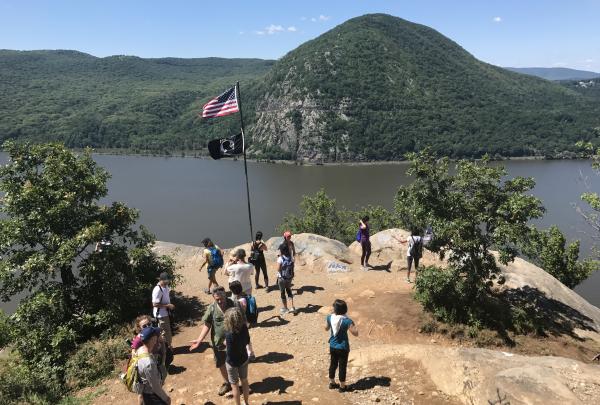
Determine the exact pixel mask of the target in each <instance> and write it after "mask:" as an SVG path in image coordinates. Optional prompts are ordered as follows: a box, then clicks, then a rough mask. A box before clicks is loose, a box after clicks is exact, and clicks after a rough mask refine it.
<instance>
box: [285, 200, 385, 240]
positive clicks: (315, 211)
mask: <svg viewBox="0 0 600 405" xmlns="http://www.w3.org/2000/svg"><path fill="white" fill-rule="evenodd" d="M364 216H368V217H369V218H370V220H369V224H370V227H371V234H373V233H376V232H379V231H382V230H384V229H389V228H393V227H394V226H395V225H396V221H395V218H394V217H393V215H392V213H391V212H390V211H389V210H386V209H385V208H383V207H380V206H373V205H368V206H366V207H362V208H360V209H359V210H358V211H352V210H348V209H346V208H344V207H339V208H338V207H337V205H336V200H335V199H334V198H331V197H329V196H328V195H327V193H326V192H325V190H324V189H321V190H319V191H318V192H317V193H316V194H315V195H313V196H310V195H305V196H302V201H301V202H300V212H299V214H297V215H296V214H287V215H286V216H285V217H284V218H283V223H282V224H281V225H279V227H278V228H279V230H280V231H284V230H288V229H289V230H290V231H292V232H294V233H302V232H307V233H315V234H317V235H322V236H325V237H328V238H331V239H336V240H339V241H340V242H343V243H345V244H350V243H352V242H353V241H354V240H355V237H356V232H357V231H358V222H359V220H360V219H361V218H363V217H364Z"/></svg>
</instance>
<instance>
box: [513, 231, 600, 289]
mask: <svg viewBox="0 0 600 405" xmlns="http://www.w3.org/2000/svg"><path fill="white" fill-rule="evenodd" d="M523 253H525V254H526V255H527V256H528V258H529V259H531V260H532V261H533V262H534V263H535V264H537V265H539V266H540V267H541V268H543V269H544V270H545V271H547V272H548V273H550V274H552V275H553V276H554V277H555V278H557V279H558V280H559V281H560V282H561V283H563V284H564V285H566V286H567V287H569V288H574V287H576V286H577V285H578V284H579V283H581V282H582V281H583V280H585V279H586V278H588V277H589V276H590V275H591V274H592V273H593V272H594V271H596V270H597V269H598V262H597V261H595V260H591V259H587V260H582V261H579V241H578V240H577V241H574V242H571V243H569V244H567V240H566V238H565V235H563V233H562V232H561V231H560V229H558V227H557V226H551V227H550V228H549V229H548V230H545V231H540V230H537V229H535V228H532V229H531V232H529V233H528V234H527V238H526V243H525V246H524V247H523Z"/></svg>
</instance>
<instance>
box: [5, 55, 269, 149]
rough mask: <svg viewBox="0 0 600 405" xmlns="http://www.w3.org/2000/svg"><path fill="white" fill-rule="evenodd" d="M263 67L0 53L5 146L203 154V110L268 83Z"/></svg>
mask: <svg viewBox="0 0 600 405" xmlns="http://www.w3.org/2000/svg"><path fill="white" fill-rule="evenodd" d="M273 63H274V61H269V60H261V59H223V58H201V59H180V58H161V59H142V58H138V57H134V56H111V57H106V58H97V57H94V56H91V55H88V54H85V53H81V52H76V51H8V50H0V143H1V141H2V140H5V139H8V138H18V139H31V140H34V141H46V140H58V141H63V142H65V143H66V144H67V145H68V146H71V147H81V146H93V147H98V148H130V149H140V148H141V149H146V148H150V149H155V150H164V149H180V148H186V149H191V148H203V147H204V144H205V141H206V139H209V138H210V137H211V136H213V135H214V134H211V130H212V128H211V126H204V125H198V124H199V121H200V119H199V118H198V112H199V111H201V108H202V105H203V102H205V101H206V100H207V98H210V97H214V96H215V95H216V94H217V93H218V92H220V91H222V90H223V89H224V88H226V87H228V86H231V85H232V84H234V83H235V81H236V80H240V81H242V82H245V81H248V80H249V79H253V78H256V77H259V76H261V75H263V74H264V73H265V72H266V71H267V70H268V69H270V67H271V66H272V65H273Z"/></svg>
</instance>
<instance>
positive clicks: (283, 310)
mask: <svg viewBox="0 0 600 405" xmlns="http://www.w3.org/2000/svg"><path fill="white" fill-rule="evenodd" d="M287 312H289V310H288V309H287V308H281V309H280V310H279V313H280V314H285V313H287Z"/></svg>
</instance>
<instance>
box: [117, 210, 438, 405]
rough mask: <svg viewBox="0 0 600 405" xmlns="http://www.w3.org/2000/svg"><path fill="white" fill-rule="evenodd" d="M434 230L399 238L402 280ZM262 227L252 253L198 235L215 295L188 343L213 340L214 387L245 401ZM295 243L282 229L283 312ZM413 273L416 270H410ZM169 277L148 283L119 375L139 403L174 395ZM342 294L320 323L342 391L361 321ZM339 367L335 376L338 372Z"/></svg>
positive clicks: (365, 233) (364, 235) (289, 305)
mask: <svg viewBox="0 0 600 405" xmlns="http://www.w3.org/2000/svg"><path fill="white" fill-rule="evenodd" d="M369 231H370V227H369V217H368V216H365V217H363V218H362V219H361V220H360V223H359V228H358V232H357V236H356V240H357V242H359V243H360V246H361V249H362V254H361V261H360V263H361V267H362V268H363V270H365V271H368V270H369V268H371V267H372V266H371V265H370V264H369V257H370V255H371V241H370V235H369ZM428 235H429V239H430V238H431V233H430V232H428V233H426V235H425V237H422V236H420V235H419V234H418V232H417V231H416V230H413V231H412V232H411V235H410V236H409V237H407V238H406V239H404V240H403V239H397V240H398V241H399V242H400V243H402V244H407V245H408V246H407V252H406V256H407V267H408V273H407V278H406V281H407V282H409V283H410V282H411V279H410V273H411V268H412V265H413V263H414V266H415V274H416V271H417V268H418V266H419V259H420V258H421V256H422V246H423V243H424V241H425V242H428V240H427V238H428ZM262 238H263V234H262V232H257V233H256V235H255V240H254V241H253V242H252V244H251V249H250V255H249V257H248V260H247V257H246V251H245V250H244V249H237V250H235V251H233V252H232V255H231V257H230V258H229V260H228V261H227V262H226V263H225V260H224V258H223V251H222V250H221V248H219V246H217V245H216V244H215V243H214V242H213V241H212V240H211V239H209V238H205V239H204V240H203V241H202V245H203V246H204V250H203V252H202V258H203V262H202V264H201V266H200V268H199V270H200V271H202V270H203V268H204V267H206V269H207V273H208V287H207V288H206V289H205V290H204V292H205V293H206V294H208V295H210V296H211V297H212V302H211V303H210V304H209V305H208V307H207V308H206V310H205V312H204V315H203V317H202V319H201V329H200V334H199V335H198V338H197V339H194V340H192V341H191V342H190V346H189V350H195V349H197V348H198V347H199V346H200V344H201V343H202V342H203V341H204V339H206V338H207V336H209V335H210V346H211V348H212V351H213V358H214V362H215V366H216V368H218V369H219V372H220V374H221V377H222V380H223V382H222V384H221V386H220V387H219V390H218V394H219V395H221V396H222V395H225V394H227V393H228V392H230V391H231V392H232V394H233V399H234V401H235V403H236V404H241V403H242V402H241V401H242V398H243V401H244V404H248V403H249V402H248V401H249V399H248V398H249V391H250V389H249V385H248V363H249V362H252V361H253V360H254V359H255V358H256V356H255V354H254V349H253V347H252V342H251V338H250V332H249V329H250V328H251V327H252V326H253V325H256V322H257V319H258V307H257V305H256V299H255V297H254V296H253V295H252V293H253V286H252V275H254V288H255V289H261V288H263V286H262V285H261V284H260V283H259V281H260V274H261V273H262V275H263V280H264V288H266V289H267V292H270V291H271V287H270V286H269V277H268V273H267V262H266V259H265V253H264V252H265V251H267V245H266V243H265V242H264V241H263V240H262ZM295 258H296V248H295V246H294V242H293V241H292V233H291V232H289V231H286V232H284V234H283V242H282V243H281V244H280V245H279V246H278V255H277V272H276V274H277V287H279V291H280V294H281V309H280V313H281V314H286V313H292V314H295V313H296V308H295V306H294V295H293V292H292V285H293V280H294V265H295ZM221 268H223V273H224V274H225V275H226V276H228V277H229V280H228V282H229V285H228V289H229V291H227V290H226V289H225V287H223V286H220V285H219V283H218V282H217V279H216V273H217V270H219V269H221ZM415 277H416V276H415ZM170 281H171V278H170V276H169V274H167V273H161V274H160V276H159V280H158V283H157V284H156V286H155V287H154V289H153V290H152V306H153V307H152V311H153V317H150V316H149V315H142V316H140V317H138V318H137V319H136V321H135V330H136V333H137V335H136V336H135V338H134V339H132V341H131V342H130V345H131V356H130V357H131V359H130V360H129V362H128V366H127V369H126V370H125V372H124V373H123V375H122V378H123V380H124V382H125V384H126V385H127V388H128V389H129V390H130V391H132V392H136V393H138V394H139V400H138V401H139V404H140V405H154V404H170V403H171V399H170V397H169V395H168V394H167V393H166V392H165V391H164V389H163V388H162V387H163V384H164V381H165V378H166V376H167V370H168V367H169V365H170V364H171V362H172V361H173V349H172V327H173V322H172V313H173V310H174V309H175V306H174V304H173V303H171V299H170V289H169V284H170ZM347 312H348V306H347V304H346V302H344V301H343V300H340V299H336V300H335V301H334V303H333V305H332V312H331V314H330V315H327V317H326V319H325V330H326V331H329V353H330V365H329V388H330V389H338V390H339V391H340V392H345V391H347V390H348V387H347V385H346V368H347V363H348V355H349V352H350V344H349V335H348V333H350V334H352V335H354V336H358V328H357V327H356V325H355V324H354V322H353V321H352V320H351V319H350V318H349V317H348V316H347ZM336 372H338V381H339V383H336V380H335V377H336Z"/></svg>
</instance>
